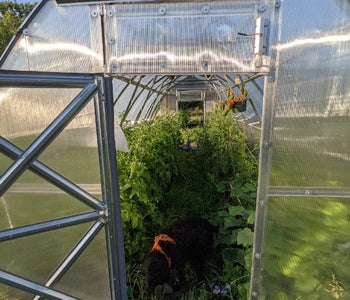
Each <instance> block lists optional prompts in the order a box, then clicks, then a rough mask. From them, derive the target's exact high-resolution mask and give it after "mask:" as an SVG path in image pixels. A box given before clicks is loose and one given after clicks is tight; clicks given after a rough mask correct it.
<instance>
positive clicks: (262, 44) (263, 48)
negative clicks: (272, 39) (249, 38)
mask: <svg viewBox="0 0 350 300" xmlns="http://www.w3.org/2000/svg"><path fill="white" fill-rule="evenodd" d="M267 32H268V20H267V19H265V18H263V17H260V18H257V19H256V24H255V42H254V54H266V53H267Z"/></svg>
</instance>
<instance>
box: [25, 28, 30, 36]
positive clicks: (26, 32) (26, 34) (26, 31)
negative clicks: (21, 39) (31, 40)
mask: <svg viewBox="0 0 350 300" xmlns="http://www.w3.org/2000/svg"><path fill="white" fill-rule="evenodd" d="M23 34H24V35H25V36H29V35H30V32H29V29H28V28H26V29H23Z"/></svg>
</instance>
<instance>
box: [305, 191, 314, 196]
mask: <svg viewBox="0 0 350 300" xmlns="http://www.w3.org/2000/svg"><path fill="white" fill-rule="evenodd" d="M312 194H313V192H312V191H311V190H305V195H312Z"/></svg>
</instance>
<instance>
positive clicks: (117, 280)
mask: <svg viewBox="0 0 350 300" xmlns="http://www.w3.org/2000/svg"><path fill="white" fill-rule="evenodd" d="M0 87H28V88H31V87H40V88H50V87H51V88H52V87H55V88H82V90H81V92H80V93H79V94H78V95H77V96H76V97H75V98H74V99H73V100H72V101H71V102H70V103H69V104H68V105H67V106H66V107H65V109H64V110H63V111H62V112H61V113H60V114H59V115H58V116H57V117H56V119H55V120H54V121H52V123H51V124H50V125H49V126H48V127H47V128H46V129H45V130H44V131H43V132H42V133H41V134H40V135H39V136H38V137H37V138H36V139H35V140H34V141H33V142H32V144H31V145H30V146H29V147H28V148H27V149H26V150H21V149H20V148H18V147H17V146H15V145H13V144H12V143H10V142H9V141H8V140H6V139H5V138H3V137H1V136H0V152H1V153H2V154H3V155H5V156H7V157H9V158H10V159H12V160H13V161H14V162H13V164H12V165H11V166H10V167H9V168H8V169H7V170H6V171H5V172H4V173H3V174H2V175H1V177H0V196H2V195H3V194H4V193H5V192H6V191H7V190H8V189H9V188H10V186H11V185H12V184H13V183H14V182H15V181H16V180H17V179H18V178H19V177H20V176H21V174H22V173H23V172H24V171H25V170H27V169H29V170H30V171H32V172H33V173H35V174H37V175H38V176H40V177H42V178H43V179H45V180H46V181H48V182H49V183H51V184H54V185H55V186H56V187H58V188H60V189H61V190H62V191H64V192H65V193H67V194H69V195H71V196H73V197H74V198H76V199H77V200H79V201H81V202H82V203H84V204H86V205H87V206H89V207H90V208H92V209H93V210H94V211H92V212H89V213H84V214H79V215H73V216H67V217H64V218H60V219H54V220H50V221H46V222H40V223H36V224H30V225H25V226H21V227H17V228H13V229H8V230H3V231H0V242H3V241H9V240H13V239H16V238H20V237H25V236H29V235H33V234H38V233H42V232H47V231H50V230H54V229H59V228H63V227H67V226H74V225H78V224H82V223H86V222H91V221H94V222H95V223H94V224H93V225H92V226H91V227H90V229H89V231H88V232H87V233H86V234H85V235H84V236H83V237H82V238H81V239H80V241H79V242H78V243H77V244H76V246H75V247H74V248H73V250H72V251H71V252H70V253H69V254H68V255H67V256H66V257H65V258H64V259H63V261H62V262H61V264H60V265H59V266H57V268H56V270H55V271H54V272H53V273H52V274H51V276H50V277H49V278H48V280H47V282H46V283H45V284H44V285H41V284H38V283H36V282H33V281H30V280H28V279H25V278H22V277H20V276H17V275H15V274H12V273H9V272H6V271H4V270H0V283H3V284H5V285H8V286H11V287H14V288H17V289H20V290H23V291H26V292H29V293H32V294H34V295H36V296H34V297H33V299H42V298H43V297H45V298H49V299H65V300H69V299H75V298H74V297H72V296H69V295H67V294H64V293H62V292H59V291H57V290H54V289H53V287H54V286H55V284H56V283H57V282H58V281H59V280H60V279H61V278H62V277H63V276H64V274H65V273H66V272H67V271H68V269H69V268H70V267H71V266H72V265H73V264H74V262H75V261H76V260H77V259H78V258H79V256H80V255H81V254H82V253H83V252H84V250H85V249H86V248H87V246H88V245H89V244H90V242H91V241H92V240H93V238H94V237H95V236H96V235H97V233H98V232H100V230H101V229H102V228H103V227H104V228H105V234H106V246H107V259H108V269H109V280H110V293H111V298H112V299H121V300H126V299H127V285H126V272H125V256H124V241H123V230H122V220H121V210H120V195H119V183H118V175H117V161H116V147H115V139H114V111H113V89H112V78H111V77H109V76H103V77H101V76H92V75H86V76H85V75H69V74H63V73H61V74H57V73H56V74H54V73H36V72H33V73H32V72H1V71H0ZM90 101H94V106H95V123H96V133H97V141H98V152H99V162H100V173H101V185H102V196H103V202H101V201H99V200H98V199H96V198H95V197H94V196H92V195H90V194H89V193H88V192H87V191H85V190H83V189H82V188H81V187H79V186H77V185H76V184H74V183H73V182H71V181H69V180H68V179H66V178H64V177H63V176H62V175H60V174H58V173H57V172H55V171H54V170H52V169H50V168H49V167H47V166H46V165H44V164H43V163H41V162H39V161H38V160H37V157H38V156H39V155H40V154H41V153H42V152H43V151H45V148H46V147H47V146H48V145H50V144H51V143H52V142H53V141H54V140H55V138H56V137H57V136H58V135H59V134H60V132H61V131H62V130H63V129H64V128H65V126H67V125H68V123H69V122H70V121H71V120H72V119H74V117H75V116H76V115H77V114H78V113H79V112H80V111H81V110H82V109H83V108H84V107H85V105H87V103H89V102H90Z"/></svg>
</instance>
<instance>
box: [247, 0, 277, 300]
mask: <svg viewBox="0 0 350 300" xmlns="http://www.w3.org/2000/svg"><path fill="white" fill-rule="evenodd" d="M277 4H278V3H277V2H276V3H275V8H274V9H275V11H274V12H273V13H272V18H271V32H270V37H269V44H268V46H271V45H276V44H277V41H278V39H279V37H280V34H279V32H280V24H281V20H280V13H279V8H280V6H279V5H277ZM268 48H272V47H268ZM269 56H270V58H271V63H272V65H271V69H270V73H269V75H267V76H265V82H264V97H263V114H262V129H261V140H260V155H259V157H260V161H259V180H258V191H257V199H256V213H255V226H254V241H253V258H252V272H251V280H250V292H249V300H257V299H261V297H262V279H263V278H262V275H263V274H262V273H263V259H264V249H265V235H266V225H267V211H268V204H269V202H268V200H269V199H268V188H269V184H270V174H271V159H272V151H273V145H272V137H273V121H274V103H275V97H276V95H277V92H276V81H277V79H278V70H279V57H278V52H277V51H276V49H270V51H269Z"/></svg>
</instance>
